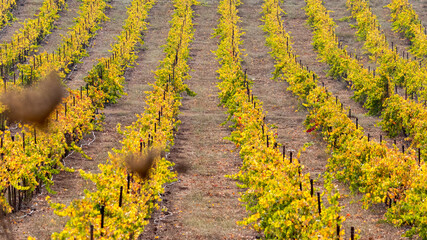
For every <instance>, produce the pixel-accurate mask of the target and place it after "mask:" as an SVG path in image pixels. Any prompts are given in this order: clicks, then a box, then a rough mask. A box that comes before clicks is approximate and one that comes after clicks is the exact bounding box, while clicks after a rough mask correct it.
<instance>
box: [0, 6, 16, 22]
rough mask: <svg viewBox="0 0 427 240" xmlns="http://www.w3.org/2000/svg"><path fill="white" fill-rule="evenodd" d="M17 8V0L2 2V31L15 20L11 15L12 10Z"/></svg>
mask: <svg viewBox="0 0 427 240" xmlns="http://www.w3.org/2000/svg"><path fill="white" fill-rule="evenodd" d="M15 6H16V0H2V1H1V3H0V29H1V28H3V26H4V25H5V24H6V23H8V22H9V21H10V20H12V19H13V15H12V13H11V11H12V9H13V8H14V7H15Z"/></svg>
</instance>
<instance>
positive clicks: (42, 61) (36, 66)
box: [17, 0, 108, 84]
mask: <svg viewBox="0 0 427 240" xmlns="http://www.w3.org/2000/svg"><path fill="white" fill-rule="evenodd" d="M107 6H108V5H107V3H106V0H83V3H82V4H81V5H80V11H79V17H78V18H77V19H76V23H75V25H74V26H73V27H72V29H71V30H70V31H68V33H67V35H66V36H64V37H63V38H62V43H61V44H60V45H59V46H58V48H57V50H56V51H54V52H53V53H47V52H43V53H40V54H38V55H35V56H33V57H32V58H31V59H30V60H29V63H28V64H19V65H18V68H19V71H20V74H19V77H17V79H20V81H21V82H22V83H24V84H31V83H32V82H35V81H37V80H38V79H40V78H43V77H44V76H46V75H47V74H48V73H49V72H50V71H53V70H56V71H57V72H58V73H59V74H60V76H61V79H63V78H65V75H66V74H67V73H69V71H70V67H71V66H72V65H73V64H75V63H78V62H79V61H80V59H81V58H82V57H84V56H86V55H87V53H86V50H85V47H86V46H87V45H88V43H89V40H90V39H91V38H92V37H93V36H95V34H96V30H98V29H99V28H100V26H99V24H100V22H101V21H104V20H107V19H108V18H107V16H105V14H104V10H105V8H106V7H107Z"/></svg>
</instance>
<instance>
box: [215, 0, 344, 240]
mask: <svg viewBox="0 0 427 240" xmlns="http://www.w3.org/2000/svg"><path fill="white" fill-rule="evenodd" d="M268 3H271V1H266V4H268ZM240 4H241V3H240V1H238V0H223V1H221V2H220V5H219V7H218V12H219V13H220V14H221V19H220V22H219V24H218V27H217V29H216V35H217V36H219V38H220V40H221V41H220V44H219V46H218V50H217V51H216V52H215V53H216V55H217V58H218V60H219V63H220V64H221V68H220V69H219V70H218V71H217V72H218V74H219V77H218V78H219V79H220V80H221V81H222V82H220V83H218V88H219V89H220V93H219V96H220V99H221V103H222V105H223V106H224V107H226V108H227V109H228V113H229V119H230V120H231V121H232V122H233V123H234V131H233V132H232V133H231V136H230V137H229V139H230V140H231V141H232V142H234V143H235V144H236V146H237V147H240V157H241V158H242V160H243V166H242V167H241V170H240V171H239V173H238V174H235V175H234V176H233V178H235V179H238V180H239V181H240V182H241V183H240V184H238V186H239V187H242V188H245V189H246V191H245V192H244V193H243V194H242V195H241V198H240V199H241V201H243V202H244V203H245V206H246V209H247V210H248V214H249V216H248V217H247V218H245V219H244V220H243V221H241V222H240V223H241V224H243V225H251V226H253V227H254V228H255V229H256V230H262V231H263V232H264V235H265V237H266V238H267V239H271V238H275V239H311V238H317V237H320V238H322V239H335V238H336V231H335V230H336V225H337V224H341V223H342V221H343V220H344V219H343V218H341V219H340V218H339V217H338V216H339V210H340V207H339V206H338V198H339V195H338V194H331V195H329V197H328V201H329V207H327V208H326V207H325V205H324V204H323V203H322V204H321V208H322V209H323V210H322V212H321V214H320V213H319V212H318V206H317V204H316V197H315V196H313V194H311V192H310V190H308V189H309V188H310V181H309V180H310V179H309V174H302V173H301V170H302V169H303V167H304V166H302V165H300V163H299V161H298V159H297V158H296V159H293V160H292V161H291V163H289V162H290V159H288V158H287V157H285V156H284V155H282V154H281V153H280V151H279V150H278V148H277V145H278V144H277V142H276V137H275V131H274V130H273V129H272V128H271V127H270V126H269V125H267V124H265V123H264V118H265V113H264V112H263V110H262V102H261V101H259V100H258V99H257V98H256V97H254V96H253V95H252V94H251V92H252V90H251V85H252V83H251V81H250V80H249V79H247V77H246V75H245V74H244V72H243V71H242V69H241V65H240V63H241V61H242V59H241V50H240V49H239V45H240V43H241V40H240V36H241V35H242V33H241V30H240V29H239V27H238V26H237V23H238V22H239V17H238V16H237V6H238V5H240ZM318 197H319V196H318ZM339 234H343V231H341V232H340V233H339Z"/></svg>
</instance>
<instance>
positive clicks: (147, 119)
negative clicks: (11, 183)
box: [52, 0, 196, 239]
mask: <svg viewBox="0 0 427 240" xmlns="http://www.w3.org/2000/svg"><path fill="white" fill-rule="evenodd" d="M141 1H143V0H134V2H141ZM194 4H196V2H195V1H193V0H180V1H174V6H175V11H174V14H173V19H172V21H171V29H170V31H169V36H168V44H167V46H166V48H165V53H166V57H165V59H164V60H163V61H162V62H161V64H160V66H159V69H158V70H157V71H156V82H155V84H154V85H153V87H154V89H153V90H152V91H150V92H149V93H148V95H147V98H146V104H147V106H146V107H145V111H144V113H143V114H141V115H138V119H137V121H135V122H134V123H132V125H130V126H127V127H126V130H123V131H122V130H121V129H120V127H119V128H118V131H119V132H121V133H122V134H123V136H124V137H123V140H122V142H121V143H122V148H121V149H120V150H115V152H116V153H115V154H110V156H109V161H108V163H107V164H101V165H99V167H100V169H101V173H99V174H91V173H85V172H83V171H81V174H82V176H83V177H85V178H87V179H90V180H91V181H93V182H94V183H95V184H96V187H97V190H96V191H94V192H88V191H86V192H85V197H84V198H83V199H81V200H74V201H73V203H72V204H70V205H69V206H68V207H65V206H64V205H61V204H53V206H54V207H55V208H56V209H57V210H56V213H57V214H59V215H61V216H69V217H70V218H71V219H70V220H69V221H68V222H67V224H66V226H65V228H64V230H63V231H62V232H60V233H54V234H53V235H52V238H53V239H65V238H70V237H77V238H87V237H88V236H89V234H90V236H93V237H94V238H95V239H136V238H138V236H139V235H140V234H141V233H142V231H143V230H144V227H145V225H146V224H147V223H148V221H147V220H146V219H147V218H149V216H150V215H151V212H152V210H153V209H154V208H158V205H157V203H156V201H158V200H161V199H160V196H159V194H161V193H163V191H164V189H163V185H164V184H165V183H167V182H171V181H174V179H175V174H174V173H172V172H171V171H170V167H171V166H172V165H173V164H172V163H170V162H169V161H167V160H166V159H165V158H164V157H162V156H157V157H156V160H155V164H154V166H153V169H152V172H151V173H150V176H149V177H148V179H142V178H141V177H140V176H138V175H136V174H132V173H129V171H128V170H127V169H126V167H125V163H124V161H125V160H124V159H125V158H126V157H129V156H134V157H135V158H141V157H142V155H144V154H145V153H147V152H148V151H150V149H159V148H160V149H165V150H166V151H169V149H170V147H171V146H172V145H173V137H174V135H173V133H174V131H175V130H176V129H177V127H178V125H179V123H180V121H179V120H178V119H177V115H178V113H179V106H180V105H181V102H180V99H181V97H180V93H181V92H182V91H184V90H186V89H188V88H187V86H186V85H185V84H184V83H183V81H184V80H187V79H189V75H188V72H189V67H188V65H187V60H188V58H189V49H188V46H189V43H190V42H191V40H192V38H193V24H192V16H193V10H192V9H191V7H192V5H194ZM135 6H136V4H134V5H133V7H135ZM140 7H141V6H140ZM129 11H132V9H129ZM133 31H136V32H135V33H133V34H136V33H137V32H139V29H133ZM130 34H132V33H130ZM138 34H139V33H138ZM91 229H92V230H91Z"/></svg>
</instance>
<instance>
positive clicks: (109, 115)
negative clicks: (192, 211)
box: [11, 1, 172, 239]
mask: <svg viewBox="0 0 427 240" xmlns="http://www.w3.org/2000/svg"><path fill="white" fill-rule="evenodd" d="M171 7H172V6H171V4H170V2H168V1H159V2H158V3H157V5H155V6H154V7H153V8H152V10H151V12H150V16H152V17H149V20H148V21H150V25H149V27H148V30H147V32H146V37H145V45H144V49H145V50H144V51H140V52H139V53H138V60H137V61H136V63H137V64H138V65H136V66H135V68H132V69H129V70H128V71H127V72H126V74H125V77H126V82H127V85H126V86H125V91H126V92H127V93H128V95H127V96H124V97H123V98H122V99H120V100H119V102H118V103H117V104H114V105H111V106H107V107H106V109H105V110H104V114H105V124H104V131H102V132H95V133H94V134H95V137H96V138H95V141H93V134H89V135H88V136H86V137H85V139H84V140H83V141H82V143H89V142H92V141H93V142H92V143H91V144H90V145H89V146H87V145H85V146H84V147H83V150H84V151H85V153H86V154H87V155H89V156H90V157H91V158H92V159H91V160H88V159H85V158H83V157H82V156H80V154H78V153H75V154H73V155H71V156H70V157H68V158H66V159H65V164H66V165H67V166H68V167H73V168H74V169H76V170H78V169H83V170H85V171H90V172H97V171H98V167H97V166H98V164H100V163H103V162H105V161H106V160H107V156H108V154H107V153H108V152H109V151H111V149H112V148H120V146H121V145H120V142H119V141H120V139H121V135H120V134H118V133H117V132H116V125H117V124H118V123H120V124H121V125H122V126H127V125H130V124H131V123H132V122H133V121H134V120H136V116H135V114H137V113H141V112H143V109H144V106H145V102H144V96H145V94H144V92H145V91H149V90H151V87H150V86H149V85H148V83H152V82H153V79H154V74H153V73H152V71H153V70H155V68H156V66H157V65H158V62H159V61H160V60H161V59H162V58H163V54H162V53H161V51H159V48H160V46H161V45H163V44H165V43H166V37H167V33H168V28H169V26H168V22H167V21H168V19H165V18H164V16H166V15H168V14H169V11H170V9H171ZM123 14H125V13H123ZM53 181H54V186H53V188H52V189H53V190H54V191H57V194H48V193H47V192H46V191H45V190H43V192H42V194H40V195H38V196H36V197H34V199H33V201H32V202H30V203H29V207H28V208H27V209H24V210H22V211H20V212H19V213H17V214H14V215H12V216H11V220H12V222H14V224H12V227H13V232H14V233H15V237H16V238H17V239H26V237H27V236H34V237H37V239H50V235H51V233H52V232H54V231H60V230H61V229H62V228H63V225H64V224H65V222H66V219H63V218H60V217H58V216H56V215H54V214H53V211H52V209H51V208H50V207H49V205H48V204H47V202H46V201H45V200H44V199H45V198H46V196H47V195H49V196H51V200H52V201H53V202H57V203H63V204H69V203H70V202H71V201H72V200H73V199H75V198H81V197H82V196H83V189H85V188H87V189H92V188H93V185H92V184H91V183H88V182H86V181H85V180H83V179H82V178H81V177H80V174H79V173H78V172H74V173H65V172H61V173H60V174H58V175H56V176H55V177H54V179H53ZM30 212H32V213H31V214H28V215H25V214H27V213H30Z"/></svg>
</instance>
